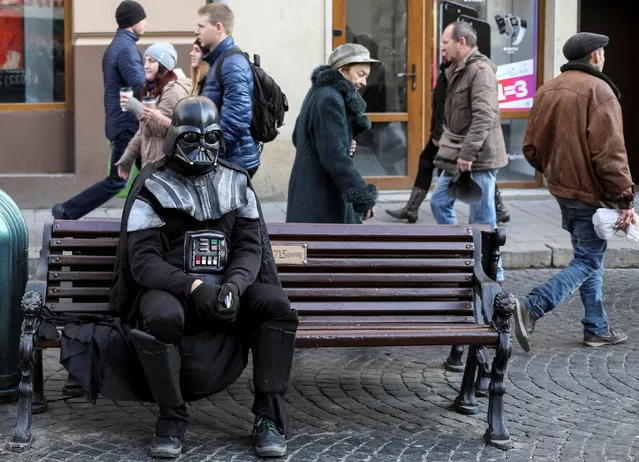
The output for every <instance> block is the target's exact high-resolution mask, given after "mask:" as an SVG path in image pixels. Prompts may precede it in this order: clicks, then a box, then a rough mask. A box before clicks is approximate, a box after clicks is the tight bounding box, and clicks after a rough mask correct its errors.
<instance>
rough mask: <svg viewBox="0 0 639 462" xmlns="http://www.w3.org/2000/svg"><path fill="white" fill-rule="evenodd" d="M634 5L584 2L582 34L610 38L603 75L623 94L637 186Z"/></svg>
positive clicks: (630, 159) (638, 141) (625, 128)
mask: <svg viewBox="0 0 639 462" xmlns="http://www.w3.org/2000/svg"><path fill="white" fill-rule="evenodd" d="M632 4H633V3H632V2H630V1H622V2H600V1H596V0H581V3H580V17H579V23H580V24H579V30H580V31H591V32H597V33H598V34H605V35H607V36H608V37H610V42H609V44H608V46H607V47H606V54H605V56H606V62H605V64H604V69H603V72H604V74H606V75H607V76H608V77H610V79H611V80H612V81H613V82H614V84H615V85H616V86H617V88H619V91H620V92H621V100H619V103H620V104H621V111H622V113H623V132H624V136H625V140H626V152H627V153H628V163H629V164H630V173H631V174H632V180H633V181H634V182H635V184H637V183H639V152H638V150H639V131H637V127H638V126H639V125H638V124H639V114H638V113H637V105H638V104H639V93H637V83H636V80H635V78H636V74H635V72H634V71H633V70H632V69H633V67H634V66H635V64H634V59H629V57H630V56H632V55H633V51H634V38H635V29H634V27H635V23H634V19H633V16H632V15H630V14H629V10H630V9H631V7H632Z"/></svg>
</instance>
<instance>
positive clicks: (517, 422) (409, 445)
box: [0, 269, 639, 462]
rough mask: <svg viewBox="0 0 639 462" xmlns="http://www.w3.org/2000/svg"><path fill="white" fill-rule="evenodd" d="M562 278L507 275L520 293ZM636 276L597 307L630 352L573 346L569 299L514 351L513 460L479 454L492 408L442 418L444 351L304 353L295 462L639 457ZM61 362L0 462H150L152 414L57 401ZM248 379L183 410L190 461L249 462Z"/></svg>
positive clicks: (0, 424) (608, 282)
mask: <svg viewBox="0 0 639 462" xmlns="http://www.w3.org/2000/svg"><path fill="white" fill-rule="evenodd" d="M555 272H556V270H522V271H511V272H509V273H508V280H507V283H506V289H507V290H517V291H519V292H520V293H522V292H524V291H527V290H529V289H531V288H532V287H533V286H534V285H536V284H538V283H540V282H543V281H545V280H546V279H547V278H549V277H550V276H551V275H552V274H554V273H555ZM638 279H639V270H631V269H617V270H608V271H606V274H605V292H604V301H605V305H606V307H607V309H608V312H609V316H610V319H611V323H612V325H613V326H616V327H620V328H623V329H625V330H626V331H627V333H628V334H629V336H630V340H629V342H628V343H627V344H625V345H618V346H615V347H602V348H587V347H583V346H581V345H580V341H581V335H582V334H581V326H580V320H581V317H582V316H583V307H582V305H581V302H580V300H579V297H578V296H576V297H572V298H571V299H570V300H569V301H568V302H567V303H566V304H564V305H563V306H561V307H560V308H559V309H557V310H555V311H554V312H553V313H551V314H550V315H548V316H547V317H546V318H545V319H542V320H541V321H539V322H538V324H537V329H536V330H535V334H534V337H533V341H534V344H533V350H532V352H531V353H529V354H527V353H524V352H523V351H522V350H521V349H520V348H519V346H518V345H517V344H515V345H514V347H513V355H512V357H511V361H510V366H509V371H508V378H507V380H506V387H507V395H506V398H505V402H506V416H507V419H508V428H509V430H510V433H511V437H512V439H513V441H514V448H513V449H512V450H510V451H507V452H502V451H500V450H498V449H495V448H492V447H489V446H486V445H485V444H484V443H483V442H482V435H483V433H484V431H485V429H486V423H485V419H486V410H487V399H486V398H481V399H480V413H479V414H476V415H472V416H464V415H461V414H457V413H456V412H454V411H452V410H450V405H451V403H452V400H453V399H454V397H455V396H456V390H457V389H458V387H459V383H460V381H461V374H456V373H451V372H447V371H445V370H444V369H443V367H442V361H443V359H444V358H445V356H446V353H447V351H448V348H447V347H425V348H422V347H410V348H350V349H347V348H333V349H316V350H312V349H301V350H298V351H297V352H296V358H295V363H294V372H293V376H292V380H291V386H290V391H289V393H288V395H287V399H288V402H289V405H290V412H291V416H292V422H291V428H292V433H291V435H290V439H289V451H288V456H287V458H286V459H285V460H290V461H338V460H339V461H351V462H355V461H389V460H397V461H426V460H427V461H470V460H480V461H484V460H486V461H489V460H490V461H493V460H495V461H499V460H512V461H528V460H531V461H545V460H548V461H562V462H564V461H593V462H599V461H604V460H607V461H627V460H637V459H636V457H637V455H639V421H638V417H639V415H638V414H639V354H637V350H638V348H637V345H638V340H639V332H638V331H639V310H638V309H637V308H636V307H635V305H634V303H635V302H636V299H637V296H638V295H639V285H638V284H637V281H638ZM56 354H57V351H55V350H54V351H47V352H46V357H47V359H46V363H45V375H46V377H47V381H46V384H45V388H46V390H47V396H48V398H49V409H48V410H47V412H45V413H44V414H40V415H35V416H34V418H33V427H32V433H33V435H34V438H35V440H34V444H33V447H32V449H31V450H30V451H28V452H26V453H23V454H20V455H14V454H12V453H8V452H6V451H5V450H4V444H5V442H6V441H7V440H8V438H9V435H10V432H11V430H12V426H13V422H14V417H15V405H14V404H3V405H0V460H2V461H5V460H6V461H25V462H27V461H44V460H46V461H67V462H72V461H73V462H76V461H77V462H84V461H103V462H107V461H145V460H150V458H149V456H148V455H147V447H146V445H147V444H148V441H149V439H150V435H151V433H152V431H153V425H154V421H155V407H154V406H152V405H142V404H136V403H112V402H111V401H108V400H105V399H100V400H98V402H97V404H96V405H95V406H94V405H92V404H89V403H87V402H85V401H84V400H83V399H82V398H73V399H64V398H63V397H62V396H61V393H60V389H61V387H62V384H63V381H64V379H65V374H64V370H63V369H62V368H61V366H59V365H58V364H57V362H56ZM250 377H251V376H250V371H246V372H245V373H244V375H243V376H242V377H241V379H240V380H239V381H238V382H236V383H235V384H234V385H233V386H231V387H230V388H229V389H228V390H226V391H225V392H222V393H219V394H218V395H215V396H213V397H211V398H210V399H206V400H201V401H199V402H196V403H194V404H193V405H192V406H190V414H191V417H192V424H191V426H190V429H189V432H188V434H187V440H186V442H185V445H184V454H183V456H182V457H181V459H180V460H184V461H193V462H195V461H231V460H232V461H251V460H256V458H255V457H254V456H253V455H252V453H251V448H250V444H251V438H250V436H249V432H250V429H251V424H252V414H251V412H250V406H251V404H252V393H251V380H250Z"/></svg>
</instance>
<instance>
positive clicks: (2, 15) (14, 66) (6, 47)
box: [0, 5, 24, 71]
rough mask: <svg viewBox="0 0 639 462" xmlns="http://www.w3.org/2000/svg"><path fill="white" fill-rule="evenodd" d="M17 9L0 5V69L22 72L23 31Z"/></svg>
mask: <svg viewBox="0 0 639 462" xmlns="http://www.w3.org/2000/svg"><path fill="white" fill-rule="evenodd" d="M22 23H23V21H22V13H21V11H20V9H19V8H8V7H2V6H1V5H0V69H2V70H6V71H20V70H24V29H23V24H22Z"/></svg>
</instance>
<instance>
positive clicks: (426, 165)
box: [413, 138, 439, 189]
mask: <svg viewBox="0 0 639 462" xmlns="http://www.w3.org/2000/svg"><path fill="white" fill-rule="evenodd" d="M437 151H439V148H438V147H437V146H435V144H434V143H433V139H432V138H429V139H428V143H426V146H425V147H424V150H423V151H422V153H421V154H420V155H419V170H418V171H417V177H416V178H415V184H414V185H413V186H415V187H416V188H421V189H429V188H430V183H431V181H432V179H433V172H434V171H435V163H434V160H435V156H436V155H437Z"/></svg>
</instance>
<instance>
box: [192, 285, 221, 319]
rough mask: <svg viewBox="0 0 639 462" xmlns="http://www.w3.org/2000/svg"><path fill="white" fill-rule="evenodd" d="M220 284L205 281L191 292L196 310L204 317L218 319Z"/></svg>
mask: <svg viewBox="0 0 639 462" xmlns="http://www.w3.org/2000/svg"><path fill="white" fill-rule="evenodd" d="M219 293H220V286H216V285H215V284H208V283H206V282H203V283H202V284H200V285H199V286H197V288H196V289H195V290H194V291H193V292H191V300H192V301H193V305H195V310H196V311H197V312H198V314H199V315H200V316H201V317H202V318H204V319H216V313H215V312H216V309H217V296H218V294H219Z"/></svg>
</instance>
